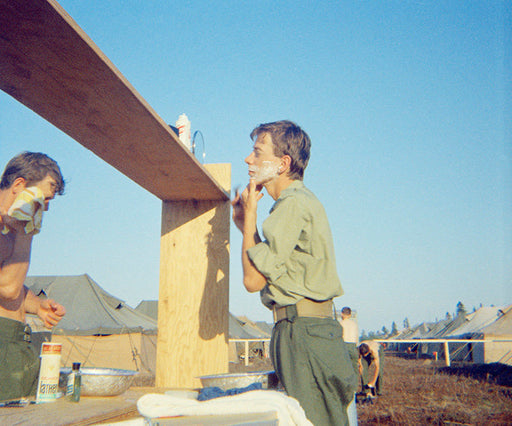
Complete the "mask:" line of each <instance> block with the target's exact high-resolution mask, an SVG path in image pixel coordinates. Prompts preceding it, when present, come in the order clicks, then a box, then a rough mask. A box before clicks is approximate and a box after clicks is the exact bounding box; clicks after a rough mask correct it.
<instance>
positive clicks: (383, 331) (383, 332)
mask: <svg viewBox="0 0 512 426" xmlns="http://www.w3.org/2000/svg"><path fill="white" fill-rule="evenodd" d="M388 333H389V331H388V329H387V328H386V326H385V325H383V326H382V334H384V335H387V334H388Z"/></svg>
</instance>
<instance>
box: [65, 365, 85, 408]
mask: <svg viewBox="0 0 512 426" xmlns="http://www.w3.org/2000/svg"><path fill="white" fill-rule="evenodd" d="M71 376H72V377H70V378H69V380H70V382H71V383H69V385H68V389H69V390H68V392H69V391H70V393H69V399H70V400H71V401H73V402H79V401H80V388H81V387H82V375H81V373H80V363H79V362H74V363H73V371H72V372H71ZM71 386H72V389H70V388H71Z"/></svg>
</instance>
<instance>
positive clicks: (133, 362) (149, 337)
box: [25, 274, 157, 373]
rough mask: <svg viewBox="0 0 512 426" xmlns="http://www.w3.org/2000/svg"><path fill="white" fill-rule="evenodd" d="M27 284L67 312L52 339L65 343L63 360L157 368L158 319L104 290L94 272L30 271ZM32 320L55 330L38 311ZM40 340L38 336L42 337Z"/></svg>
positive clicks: (65, 362) (67, 363)
mask: <svg viewBox="0 0 512 426" xmlns="http://www.w3.org/2000/svg"><path fill="white" fill-rule="evenodd" d="M25 285H26V286H27V287H28V288H30V289H31V290H32V291H33V292H34V293H35V294H36V295H37V296H38V297H41V298H49V299H54V300H56V301H57V302H59V303H60V304H62V305H63V306H64V307H65V308H66V315H65V317H64V318H63V319H62V320H61V322H60V323H59V324H58V325H57V326H56V327H55V328H54V329H53V330H52V332H51V340H52V342H57V343H62V345H63V348H62V361H61V363H62V365H64V366H70V365H71V364H72V363H73V362H81V363H82V365H84V366H88V367H110V368H121V369H128V370H137V371H141V372H148V373H154V371H155V365H156V335H157V323H156V321H155V320H154V319H152V318H151V317H149V316H147V315H144V314H142V313H141V312H138V311H136V310H135V309H133V308H131V307H130V306H128V305H126V304H125V303H124V302H123V301H122V300H120V299H118V298H117V297H114V296H112V295H111V294H109V293H107V292H106V291H105V290H103V289H102V288H101V287H100V286H99V285H98V284H97V283H96V282H95V281H94V280H93V279H92V278H91V277H90V276H89V275H87V274H83V275H76V276H30V277H27V278H26V281H25ZM27 322H28V323H29V324H30V325H31V326H32V328H33V330H34V331H36V333H35V334H36V335H37V334H38V333H37V332H41V333H42V335H43V336H44V339H45V340H49V337H50V336H49V334H50V333H48V332H47V331H45V329H44V327H43V326H42V324H41V321H40V320H39V319H38V318H37V317H34V316H32V317H30V318H28V319H27ZM36 340H37V339H36Z"/></svg>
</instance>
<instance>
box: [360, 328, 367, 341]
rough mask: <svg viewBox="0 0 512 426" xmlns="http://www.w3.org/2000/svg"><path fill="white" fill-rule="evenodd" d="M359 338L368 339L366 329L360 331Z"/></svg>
mask: <svg viewBox="0 0 512 426" xmlns="http://www.w3.org/2000/svg"><path fill="white" fill-rule="evenodd" d="M359 340H361V341H362V340H368V336H367V334H366V331H364V330H363V331H362V333H361V336H360V337H359Z"/></svg>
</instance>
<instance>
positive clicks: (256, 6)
mask: <svg viewBox="0 0 512 426" xmlns="http://www.w3.org/2000/svg"><path fill="white" fill-rule="evenodd" d="M60 3H61V5H62V6H63V7H64V9H65V10H66V11H67V12H68V13H69V14H70V15H71V16H72V17H73V18H74V19H75V21H76V22H77V23H78V24H79V25H80V26H81V27H82V28H83V29H84V31H85V32H86V33H87V34H88V35H89V36H90V37H91V38H92V40H93V41H94V42H95V43H96V44H97V45H98V46H99V48H100V49H101V50H102V51H103V52H104V53H105V54H106V55H107V56H108V57H109V58H110V60H111V61H112V62H113V63H114V64H115V65H116V66H117V68H118V69H119V70H120V71H121V72H122V73H123V74H124V76H125V77H126V78H127V79H128V80H129V81H130V82H131V84H132V85H133V86H134V87H135V88H136V90H138V91H139V93H140V94H141V95H142V96H143V97H144V98H145V99H146V100H147V101H148V102H149V104H150V105H151V106H152V107H153V108H154V110H155V111H156V112H157V113H158V114H159V115H160V116H161V117H162V118H163V119H164V120H166V121H167V122H168V123H174V122H175V121H176V119H177V118H178V116H179V115H180V114H181V113H186V114H187V115H188V116H189V118H190V120H191V121H192V131H195V130H201V132H202V134H203V135H204V138H205V142H206V162H212V163H231V164H232V184H233V187H235V186H236V185H245V184H246V182H247V170H246V166H245V164H244V163H243V159H244V158H245V156H246V155H248V153H249V152H250V150H251V145H252V142H251V141H250V139H249V133H250V131H251V130H252V129H253V128H254V127H255V126H256V125H258V124H259V123H262V122H267V121H274V120H279V119H291V120H294V121H296V122H297V123H298V124H300V125H301V126H302V127H303V128H304V129H305V130H306V131H307V132H308V133H309V135H310V136H311V138H312V141H313V147H312V158H311V161H310V164H309V167H308V169H307V170H306V178H305V183H306V185H307V186H309V187H310V188H311V189H312V190H313V191H314V192H315V193H316V194H317V196H318V197H319V198H320V200H321V201H322V202H323V203H324V205H325V207H326V210H327V213H328V215H329V218H330V221H331V227H332V232H333V235H334V239H335V248H336V256H337V266H338V271H339V275H340V278H341V280H342V283H343V287H344V290H345V293H346V294H345V296H343V297H341V298H339V299H337V300H336V304H337V307H338V308H341V307H342V306H345V305H349V306H351V307H352V308H353V309H356V310H357V311H358V315H359V323H360V328H361V329H365V330H367V331H368V330H379V329H380V328H381V327H382V326H383V325H385V326H386V327H387V328H388V329H389V328H390V327H391V323H392V322H393V321H395V322H396V323H397V325H398V326H399V327H400V326H401V325H402V323H403V320H404V318H405V317H408V319H409V321H410V323H411V324H414V323H418V322H421V321H429V320H434V319H436V318H438V319H441V318H442V317H444V315H445V313H446V312H451V313H453V312H454V311H455V305H456V304H457V302H458V301H462V302H463V303H464V305H465V306H466V308H467V309H468V310H471V309H472V308H473V307H474V306H476V307H477V306H479V305H480V303H483V304H484V305H490V304H494V305H502V304H510V303H512V147H511V145H512V144H511V135H512V132H511V124H510V123H511V110H512V108H511V98H512V96H511V95H512V90H511V89H512V82H511V80H512V79H511V75H512V71H511V68H512V66H511V65H512V54H511V46H512V37H511V31H512V30H511V28H512V18H511V16H512V3H510V2H505V1H488V2H487V1H466V2H464V3H461V2H459V1H443V2H437V1H387V2H377V1H350V2H348V1H325V2H309V1H307V2H306V1H283V2H275V1H221V2H205V1H197V0H195V1H187V2H168V1H151V2H149V1H145V2H143V1H127V0H124V1H113V0H111V1H92V0H61V2H60ZM21 150H32V151H43V152H46V153H48V154H49V155H51V156H52V157H54V158H55V159H56V160H57V161H58V162H59V163H60V165H61V168H62V171H63V173H64V175H65V178H66V179H67V181H68V186H67V194H66V195H65V196H63V197H58V198H57V199H56V200H55V201H54V202H53V203H52V206H51V210H50V212H48V214H47V215H46V216H45V218H44V227H43V231H42V233H41V234H40V235H38V236H37V237H36V238H35V240H34V247H33V256H32V265H31V269H30V272H29V274H30V275H39V274H42V275H64V274H73V275H75V274H82V273H88V274H89V275H91V276H92V278H93V279H95V280H96V281H97V282H98V283H99V284H100V285H101V286H102V287H104V288H105V289H106V290H107V291H108V292H110V293H112V294H114V295H116V296H118V297H120V298H122V299H124V300H126V301H127V303H128V304H130V305H131V306H136V305H137V304H138V303H139V302H140V301H141V300H143V299H156V298H157V297H158V271H159V238H160V213H161V202H160V200H158V199H157V198H156V197H154V196H153V195H151V194H149V193H147V192H146V191H145V190H143V189H142V188H140V187H139V186H138V185H137V184H135V183H133V182H132V181H131V180H129V179H128V178H126V177H125V176H123V175H122V174H121V173H119V172H117V171H116V170H115V169H113V168H112V167H110V166H109V165H107V164H105V163H104V162H103V161H102V160H100V159H99V158H97V157H96V156H95V155H93V154H91V153H90V152H88V151H87V150H86V149H85V148H83V147H82V146H81V145H80V144H78V143H77V142H75V141H74V140H72V139H71V138H69V137H68V136H67V135H65V134H63V133H62V132H61V131H59V130H57V129H56V128H54V127H53V126H52V125H51V124H49V123H47V122H46V121H44V120H43V119H42V118H40V117H39V116H37V115H36V114H35V113H33V112H32V111H30V110H28V109H27V108H25V107H24V106H22V105H21V104H19V103H17V102H16V101H15V100H13V99H12V98H10V97H9V96H8V95H7V94H5V93H4V92H0V160H1V163H2V164H1V167H2V168H3V166H4V165H5V163H6V162H7V161H8V160H9V159H10V158H11V157H12V156H14V155H15V154H17V153H18V152H20V151H21ZM265 198H266V200H264V201H263V200H262V202H261V206H260V211H259V217H260V222H261V220H262V219H263V218H264V217H265V216H266V215H267V212H268V209H269V208H270V206H271V203H270V197H269V196H268V195H266V196H265V197H264V199H265ZM240 243H241V239H240V235H239V233H238V231H237V230H236V229H235V228H234V227H232V229H231V252H232V256H231V257H232V260H231V279H230V310H231V312H233V313H235V314H237V315H241V314H244V315H247V316H248V317H249V318H252V319H262V320H268V321H270V318H271V316H270V313H269V312H268V311H267V310H266V309H265V308H264V307H263V306H262V305H261V304H260V302H259V296H258V295H257V294H247V293H246V292H245V290H244V289H243V288H242V282H241V267H240Z"/></svg>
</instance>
